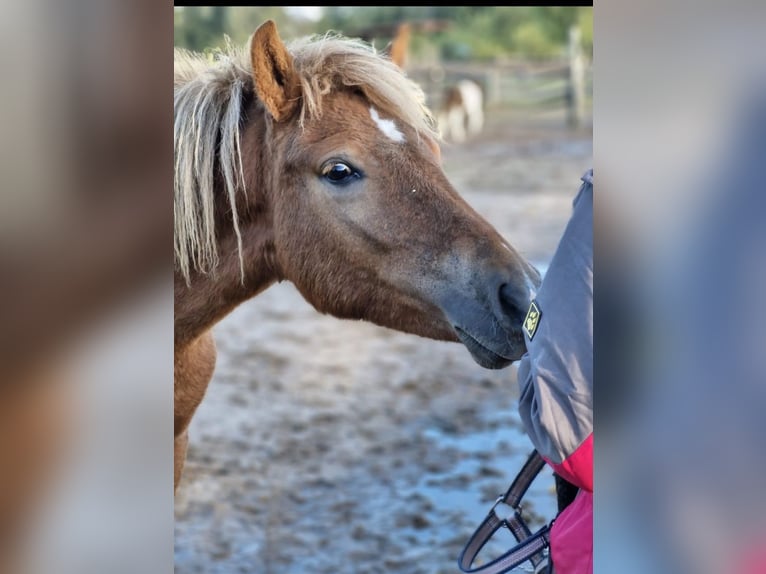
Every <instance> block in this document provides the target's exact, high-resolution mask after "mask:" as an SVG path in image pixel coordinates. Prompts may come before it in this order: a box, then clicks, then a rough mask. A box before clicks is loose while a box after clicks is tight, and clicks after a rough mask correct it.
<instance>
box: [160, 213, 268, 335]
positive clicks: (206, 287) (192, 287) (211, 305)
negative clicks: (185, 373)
mask: <svg viewBox="0 0 766 574" xmlns="http://www.w3.org/2000/svg"><path fill="white" fill-rule="evenodd" d="M229 243H231V244H229ZM242 245H243V262H244V280H243V277H242V275H241V269H240V260H239V256H238V252H237V247H236V243H235V242H234V238H233V237H232V238H231V241H230V242H229V241H222V242H221V244H220V245H219V248H220V253H222V254H223V253H226V254H228V255H226V256H225V257H222V258H221V261H220V263H219V265H218V267H217V268H216V270H215V272H214V273H211V274H203V273H199V272H193V273H192V276H191V282H190V284H189V285H187V284H186V282H185V281H184V278H183V277H182V276H181V275H180V274H179V273H176V275H175V346H176V349H179V348H182V347H184V346H186V345H188V344H189V343H191V342H192V341H194V340H196V339H197V338H198V337H199V336H200V335H202V334H203V333H205V332H206V331H208V330H209V329H210V328H211V327H212V326H213V325H214V324H215V323H217V322H218V321H220V320H221V319H223V318H224V317H225V316H226V315H228V314H229V313H231V312H232V311H233V310H234V309H235V308H236V307H237V306H239V305H240V304H241V303H243V302H245V301H247V300H248V299H250V298H252V297H254V296H255V295H257V294H258V293H260V292H261V291H263V290H265V289H266V288H267V287H269V286H270V285H272V284H273V283H274V282H276V281H278V280H279V279H280V273H279V270H278V268H277V265H276V262H275V252H274V243H273V239H272V233H271V224H270V223H269V222H268V221H265V220H264V221H263V222H259V223H250V224H248V225H247V226H244V227H243V228H242Z"/></svg>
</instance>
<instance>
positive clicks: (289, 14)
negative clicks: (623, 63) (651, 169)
mask: <svg viewBox="0 0 766 574" xmlns="http://www.w3.org/2000/svg"><path fill="white" fill-rule="evenodd" d="M174 16H175V18H174V40H175V45H176V46H178V47H182V48H187V49H190V50H194V51H198V52H205V51H208V52H212V51H213V50H214V49H215V48H216V47H220V46H221V45H223V43H224V38H225V37H226V36H228V37H229V38H231V40H232V41H233V42H234V43H235V44H242V43H244V42H245V41H246V40H247V39H248V37H249V36H250V35H251V34H252V33H253V32H254V31H255V29H256V28H257V26H258V25H259V24H260V23H261V22H263V21H265V20H266V19H269V18H271V19H273V20H274V21H275V22H276V23H277V25H278V27H279V30H280V33H281V34H282V36H283V38H286V39H289V38H295V37H297V36H302V35H311V34H323V33H325V32H328V31H336V32H340V33H342V34H344V35H346V36H351V37H358V38H362V39H364V40H366V41H368V42H370V43H372V44H373V45H374V46H375V47H376V48H377V49H379V50H381V49H383V48H385V47H386V46H387V45H388V43H389V42H391V41H392V40H394V39H396V38H397V37H400V38H402V40H403V43H404V44H405V45H406V56H405V68H406V70H407V73H408V75H410V77H412V78H413V79H414V80H416V81H417V82H418V83H419V84H420V85H421V86H422V87H423V89H424V90H425V92H426V94H427V96H428V101H429V105H430V106H431V107H432V108H433V109H434V110H435V111H437V110H438V109H439V107H440V106H441V105H442V104H443V100H444V96H445V94H446V93H447V90H448V88H449V87H450V86H452V85H454V84H455V83H456V82H457V81H459V80H461V79H464V78H469V79H472V80H474V81H476V82H477V83H478V84H479V85H480V86H481V87H482V88H483V90H484V104H485V106H486V107H487V108H488V109H491V108H500V107H506V108H507V107H514V108H521V107H523V108H525V109H528V110H530V111H531V110H536V111H542V110H547V111H549V112H554V111H556V112H559V113H561V112H566V113H567V114H569V116H568V119H569V121H571V122H572V124H573V125H575V124H577V125H579V124H588V122H589V121H590V115H591V114H590V110H591V104H592V94H593V74H592V65H591V64H592V60H593V8H592V6H582V7H567V6H564V7H555V6H476V7H473V6H413V7H403V6H373V7H358V6H321V7H320V6H313V7H312V6H297V7H289V6H287V7H284V6H272V7H245V6H234V7H228V6H206V7H175V8H174Z"/></svg>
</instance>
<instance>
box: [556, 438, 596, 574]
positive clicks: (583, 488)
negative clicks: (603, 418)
mask: <svg viewBox="0 0 766 574" xmlns="http://www.w3.org/2000/svg"><path fill="white" fill-rule="evenodd" d="M547 462H548V464H550V466H551V467H552V468H553V470H554V471H555V472H556V473H557V474H559V475H560V476H561V477H563V478H565V479H566V480H568V481H569V482H571V483H572V484H574V485H575V486H577V487H579V488H580V491H579V492H578V493H577V496H576V497H575V499H574V502H572V504H570V505H569V506H567V507H566V508H565V509H564V510H563V511H562V512H561V514H559V516H558V517H557V518H556V521H555V522H554V523H553V527H552V528H551V558H552V560H553V565H554V569H555V574H590V573H592V572H593V433H591V434H590V435H589V436H588V438H587V439H586V440H585V442H584V443H582V445H580V447H579V448H578V449H577V450H576V451H575V452H574V453H573V454H572V455H571V456H570V457H569V458H567V459H566V460H564V461H563V462H562V463H561V464H553V463H551V462H550V461H549V460H548V461H547Z"/></svg>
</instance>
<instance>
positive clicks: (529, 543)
mask: <svg viewBox="0 0 766 574" xmlns="http://www.w3.org/2000/svg"><path fill="white" fill-rule="evenodd" d="M544 466H545V460H544V459H543V457H542V456H540V453H538V452H537V450H534V451H532V453H531V454H530V455H529V457H528V458H527V461H526V462H525V463H524V466H523V467H522V468H521V471H519V474H518V475H517V476H516V478H515V479H514V481H513V483H512V484H511V486H510V487H509V488H508V490H507V491H506V493H505V494H504V495H502V496H499V497H498V498H497V500H496V501H495V503H494V504H493V505H492V508H491V509H490V510H489V513H488V514H487V517H486V518H485V519H484V521H483V522H482V523H481V524H480V525H479V527H478V528H477V529H476V530H475V531H474V533H473V535H472V536H471V538H470V539H469V540H468V542H467V543H466V545H465V547H464V548H463V551H462V552H461V553H460V557H459V558H458V566H459V567H460V570H461V571H462V572H464V573H466V574H503V573H504V572H508V571H509V570H512V569H513V568H516V567H517V566H519V565H520V564H523V563H524V562H526V561H527V560H529V561H530V562H531V563H532V566H533V567H534V571H535V572H539V571H540V570H539V568H540V567H541V566H544V565H545V559H546V557H545V554H544V552H543V551H544V550H545V549H546V548H547V547H548V546H549V544H550V528H551V526H552V525H553V521H551V522H550V523H549V524H546V525H545V526H543V527H542V528H540V530H538V531H537V532H535V533H534V534H532V532H531V531H530V529H529V527H528V526H527V523H526V522H525V521H524V519H523V518H522V516H521V513H520V509H519V503H520V502H521V499H522V498H523V497H524V494H525V493H526V492H527V489H528V488H529V486H530V485H531V484H532V482H533V481H534V479H535V478H536V477H537V475H538V474H540V471H541V470H542V469H543V467H544ZM499 504H504V505H506V506H510V507H511V509H512V510H513V515H512V516H511V517H510V518H500V517H499V516H498V514H497V510H496V509H497V506H498V505H499ZM503 526H505V527H507V528H508V529H509V530H510V531H511V532H512V533H513V536H514V537H515V538H516V541H517V542H518V544H517V545H516V546H514V547H513V548H511V549H510V550H508V551H507V552H505V553H504V554H503V555H501V556H500V557H499V558H496V559H495V560H492V561H491V562H488V563H487V564H484V565H482V566H479V567H477V568H471V565H472V564H473V562H474V560H475V559H476V556H477V555H478V554H479V552H480V551H481V549H482V548H483V547H484V545H485V544H486V543H487V542H489V540H490V539H491V538H492V536H493V535H494V534H495V532H497V531H498V530H499V529H500V528H502V527H503Z"/></svg>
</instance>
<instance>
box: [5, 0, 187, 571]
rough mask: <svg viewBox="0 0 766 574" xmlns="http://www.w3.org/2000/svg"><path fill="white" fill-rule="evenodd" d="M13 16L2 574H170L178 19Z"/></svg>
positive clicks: (97, 9) (86, 0) (63, 8)
mask: <svg viewBox="0 0 766 574" xmlns="http://www.w3.org/2000/svg"><path fill="white" fill-rule="evenodd" d="M2 12H3V15H2V18H0V60H1V61H2V66H3V70H4V80H3V82H2V86H3V88H2V100H1V101H2V105H0V123H2V126H3V129H2V131H0V134H1V135H0V146H1V148H2V149H1V152H0V164H1V165H2V169H0V174H2V184H0V190H1V191H0V194H1V195H0V353H1V356H0V393H2V394H0V572H3V573H6V572H7V573H15V572H31V573H35V574H36V573H51V574H53V573H59V574H63V573H69V572H71V573H74V572H79V573H82V574H90V573H94V574H96V573H103V572H125V573H128V572H130V573H135V572H163V571H164V572H169V571H171V568H172V560H173V544H172V542H173V540H172V537H173V499H172V490H171V486H170V485H171V480H170V478H171V476H172V466H173V461H172V457H173V451H172V448H171V446H172V445H171V441H170V439H169V438H168V440H164V439H163V438H162V437H170V436H171V428H172V416H171V413H172V407H173V402H172V401H173V399H172V396H173V395H172V388H173V384H172V381H173V375H172V353H173V346H172V345H173V343H172V341H173V322H172V317H173V299H172V295H173V293H172V289H173V287H172V265H173V262H172V256H173V255H172V253H173V251H172V233H173V232H172V229H173V228H172V209H173V208H172V205H173V204H172V200H171V192H170V190H171V189H172V187H171V186H172V155H171V154H172V145H171V133H170V127H171V124H172V107H171V92H170V82H169V78H170V76H171V73H172V69H171V68H172V60H171V47H172V18H173V12H172V6H170V5H167V6H164V5H162V4H157V3H153V2H152V3H150V2H137V3H134V2H130V3H129V2H115V1H113V0H107V1H106V2H100V1H99V2H96V1H94V0H64V1H63V2H52V1H50V0H33V1H31V2H18V3H6V5H4V6H3V8H2Z"/></svg>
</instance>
